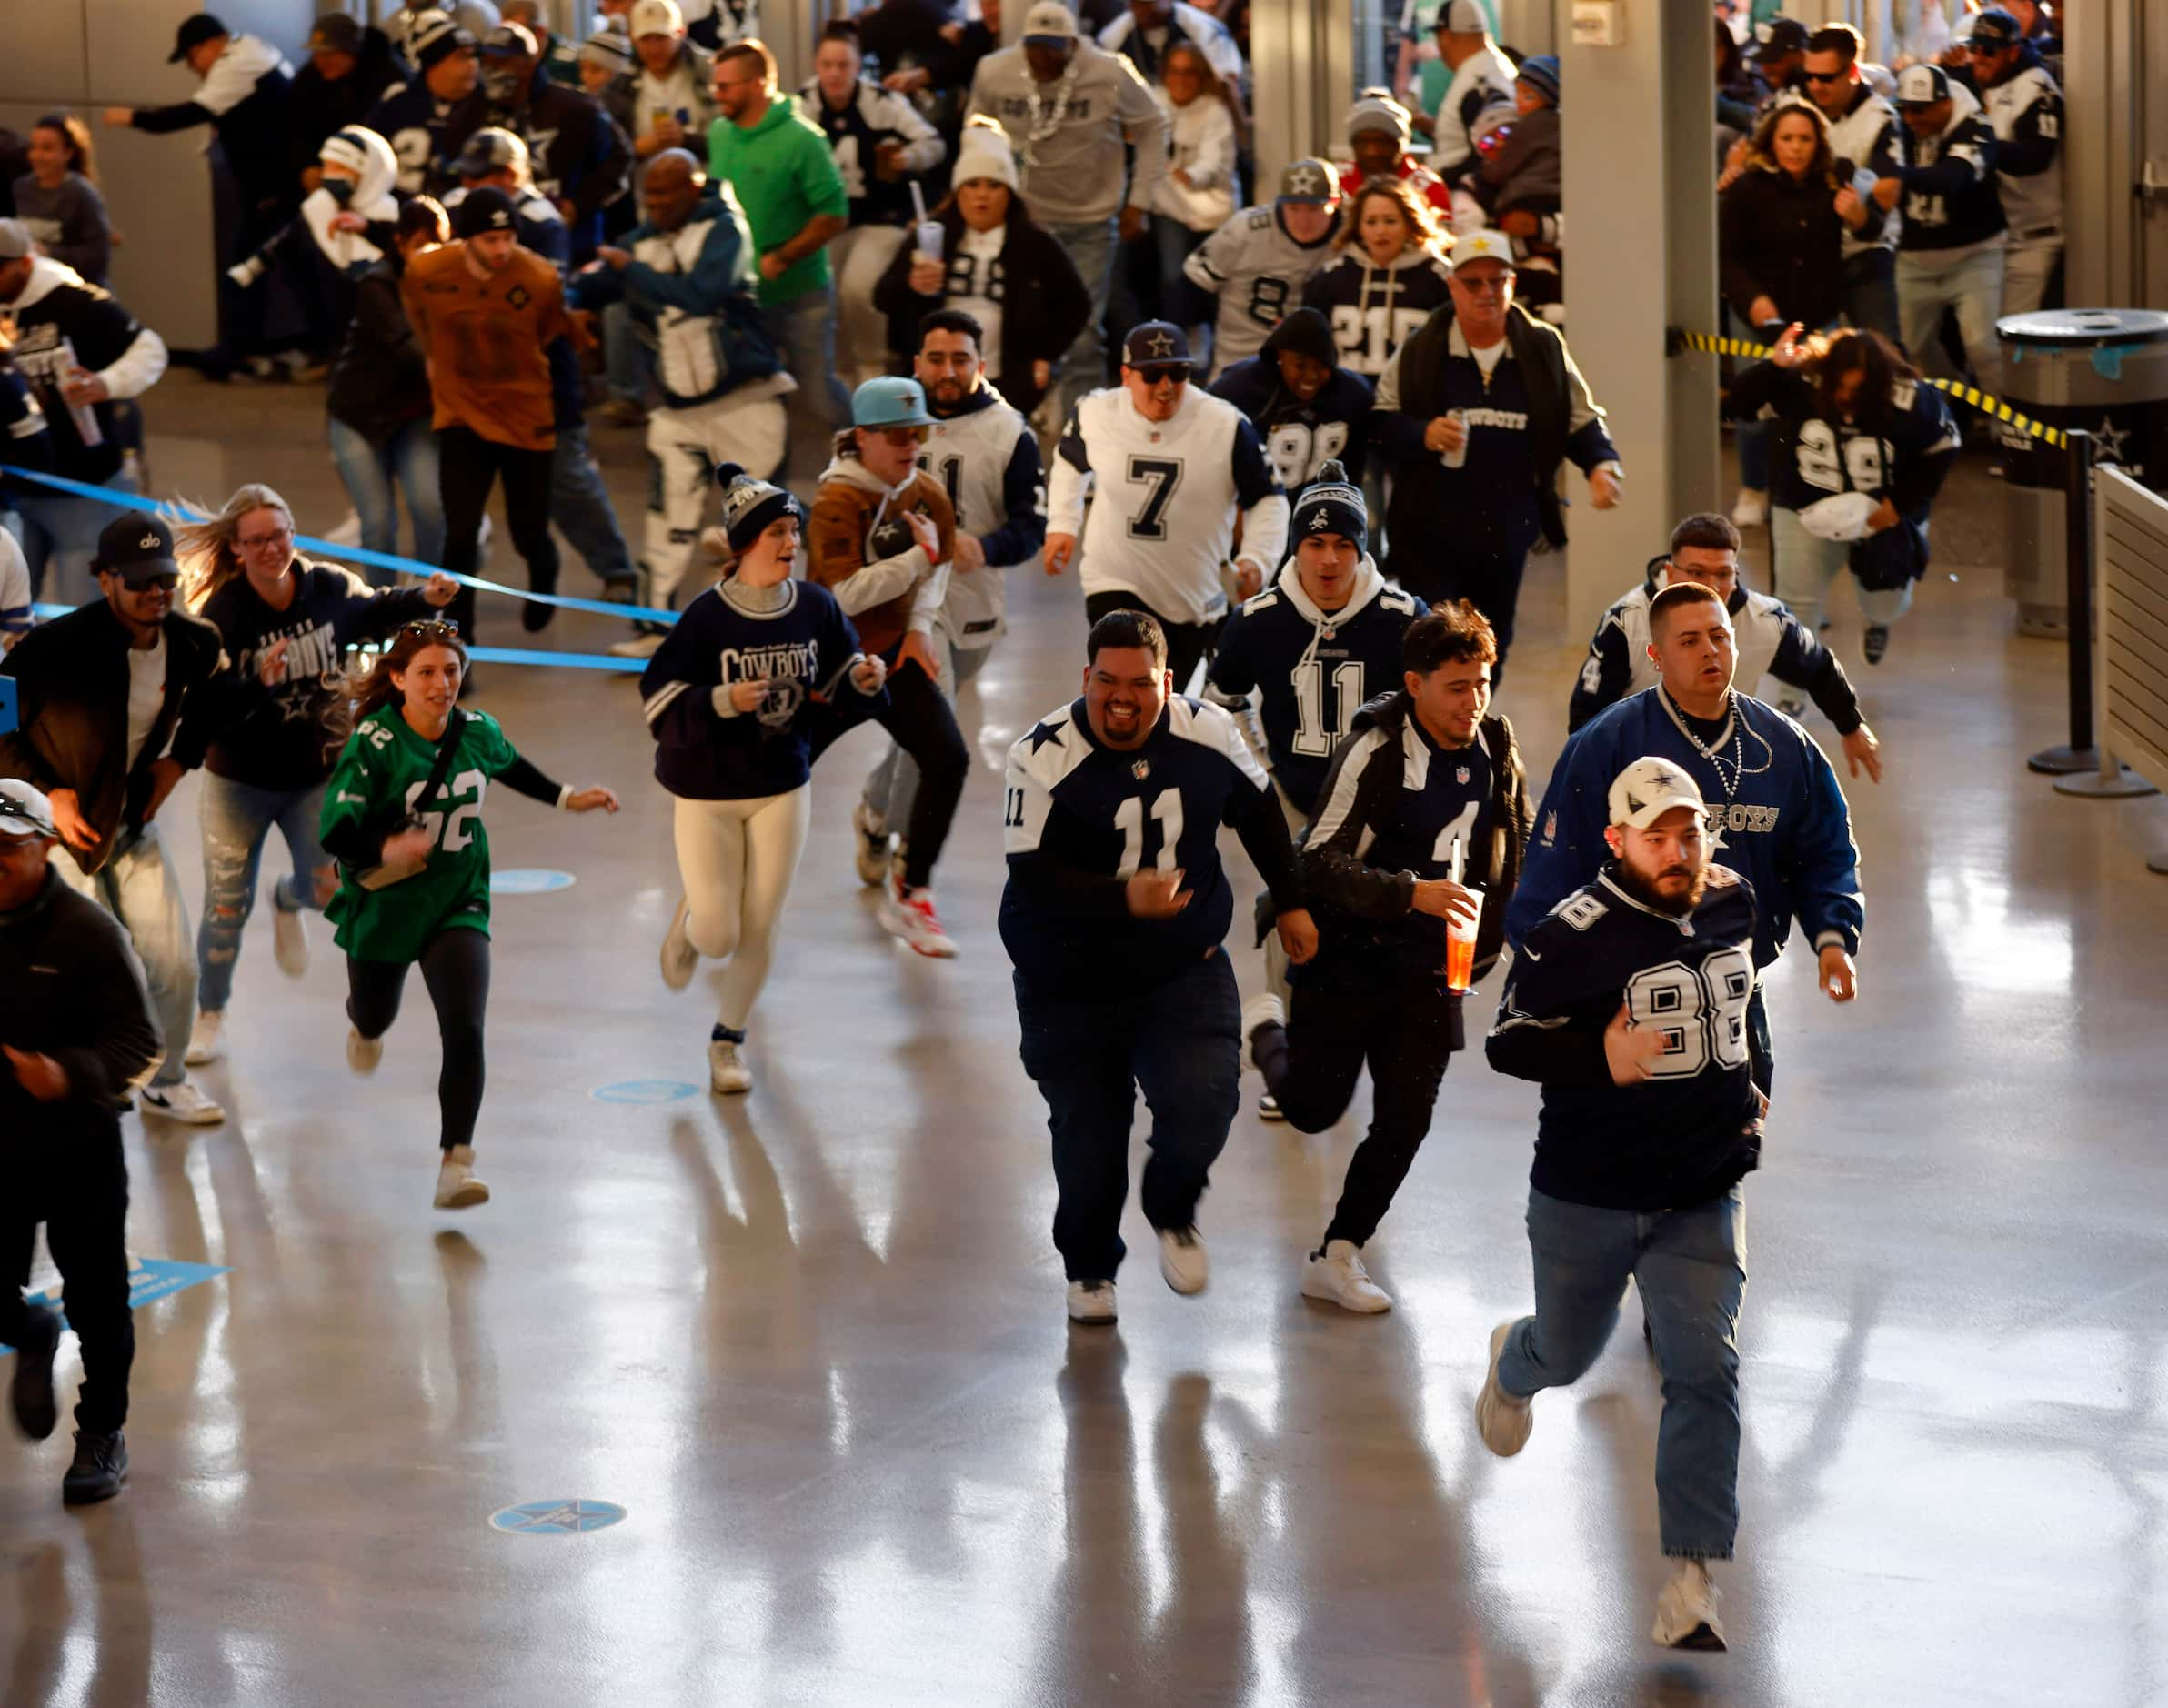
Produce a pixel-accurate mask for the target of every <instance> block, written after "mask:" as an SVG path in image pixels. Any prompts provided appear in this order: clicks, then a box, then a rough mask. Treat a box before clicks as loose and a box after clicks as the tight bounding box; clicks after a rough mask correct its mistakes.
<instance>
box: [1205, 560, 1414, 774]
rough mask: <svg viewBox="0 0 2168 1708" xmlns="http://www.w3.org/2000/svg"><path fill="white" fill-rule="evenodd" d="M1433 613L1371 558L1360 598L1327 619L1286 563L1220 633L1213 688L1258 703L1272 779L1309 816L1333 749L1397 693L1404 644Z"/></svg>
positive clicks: (1358, 592)
mask: <svg viewBox="0 0 2168 1708" xmlns="http://www.w3.org/2000/svg"><path fill="white" fill-rule="evenodd" d="M1428 609H1430V607H1429V606H1427V605H1425V604H1424V603H1423V602H1422V600H1420V598H1416V596H1415V595H1414V594H1412V593H1407V592H1403V591H1402V590H1401V589H1400V588H1396V587H1392V586H1390V585H1389V584H1388V583H1387V582H1386V581H1385V579H1384V578H1383V577H1381V576H1380V575H1379V574H1378V572H1377V570H1376V569H1375V568H1373V567H1371V565H1370V559H1369V558H1364V559H1363V560H1362V568H1361V570H1360V571H1359V573H1358V578H1357V582H1356V589H1355V593H1354V596H1353V597H1352V598H1350V599H1349V601H1348V603H1347V604H1346V605H1344V606H1342V607H1341V608H1340V609H1339V610H1337V611H1321V610H1320V609H1318V608H1317V607H1316V606H1315V605H1313V604H1312V603H1311V602H1310V598H1309V597H1308V596H1307V595H1306V594H1305V593H1304V592H1303V591H1302V584H1301V581H1300V578H1299V577H1298V576H1297V574H1296V571H1295V566H1294V565H1293V564H1292V563H1291V562H1290V564H1289V565H1288V566H1287V568H1284V569H1283V570H1281V572H1280V579H1279V581H1278V582H1276V583H1275V584H1274V585H1273V586H1271V587H1270V588H1266V589H1265V590H1264V591H1263V592H1262V593H1260V594H1258V595H1257V596H1256V597H1255V598H1251V599H1250V600H1248V601H1247V602H1246V603H1245V604H1244V605H1243V606H1242V608H1241V609H1240V610H1239V611H1237V612H1236V613H1235V614H1234V615H1233V616H1232V617H1230V618H1228V621H1227V627H1226V628H1223V629H1222V630H1220V633H1219V652H1218V654H1217V655H1216V656H1215V657H1214V658H1213V659H1212V667H1211V678H1210V679H1211V684H1212V686H1213V687H1214V688H1218V689H1219V690H1220V692H1222V693H1226V694H1250V693H1254V694H1255V695H1256V696H1257V700H1258V721H1259V722H1260V724H1262V725H1263V727H1264V731H1265V750H1266V751H1267V752H1268V753H1270V755H1271V756H1272V777H1273V780H1274V781H1275V782H1277V783H1278V784H1279V785H1280V789H1282V790H1283V791H1285V793H1286V795H1287V798H1288V799H1290V800H1291V801H1293V802H1294V803H1295V805H1296V806H1297V807H1299V808H1300V809H1302V811H1303V813H1304V814H1305V815H1308V814H1309V813H1310V812H1311V811H1313V810H1314V809H1316V806H1317V799H1318V791H1319V790H1320V789H1322V788H1323V787H1324V784H1325V773H1326V772H1327V771H1328V770H1330V769H1331V766H1332V750H1333V749H1335V748H1336V747H1338V746H1339V745H1340V738H1341V737H1343V736H1345V735H1346V734H1347V733H1348V731H1349V729H1350V728H1352V727H1353V724H1354V721H1355V713H1356V710H1357V708H1359V707H1360V706H1361V705H1362V704H1363V702H1364V701H1366V700H1369V699H1371V698H1375V697H1376V696H1378V695H1380V694H1389V693H1390V692H1391V691H1392V690H1393V689H1394V688H1398V687H1399V686H1400V638H1401V637H1402V636H1404V635H1405V634H1406V633H1407V632H1408V625H1409V624H1410V623H1411V622H1413V621H1414V620H1415V619H1416V618H1419V617H1420V616H1421V615H1422V614H1423V613H1424V612H1425V611H1427V610H1428Z"/></svg>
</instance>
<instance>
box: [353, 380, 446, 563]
mask: <svg viewBox="0 0 2168 1708" xmlns="http://www.w3.org/2000/svg"><path fill="white" fill-rule="evenodd" d="M330 434H331V461H332V464H333V466H334V467H336V468H337V470H338V477H339V482H340V484H341V485H343V486H344V487H346V496H347V497H349V498H352V499H353V500H354V513H355V514H356V516H358V517H360V518H361V544H362V548H363V549H364V550H366V551H383V552H391V553H394V554H396V552H397V551H398V549H399V499H398V492H397V490H396V488H395V487H394V486H393V482H394V480H395V479H396V481H397V483H398V486H399V487H405V488H406V491H407V515H409V516H411V517H413V518H414V557H415V560H416V561H417V563H427V564H440V563H442V562H443V561H444V498H443V497H442V495H441V494H440V493H439V492H438V491H437V435H436V434H435V433H433V432H431V431H430V429H429V417H427V416H423V417H420V418H419V419H417V420H413V421H409V422H408V423H407V425H406V426H405V427H401V428H400V429H399V430H398V432H397V433H396V435H394V436H393V437H391V438H389V439H387V440H386V441H385V443H383V444H382V445H372V444H370V443H369V441H368V438H367V437H366V435H364V434H362V433H360V432H357V431H356V429H354V428H353V427H348V426H347V425H346V423H345V422H344V421H338V420H334V421H332V422H331V423H330ZM367 574H368V578H369V580H370V581H371V582H372V583H374V584H375V585H376V586H377V587H388V586H390V585H391V583H392V581H393V580H394V579H395V577H394V576H393V573H392V572H391V571H390V570H389V569H379V568H371V569H369V570H368V571H367Z"/></svg>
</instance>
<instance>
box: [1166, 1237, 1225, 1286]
mask: <svg viewBox="0 0 2168 1708" xmlns="http://www.w3.org/2000/svg"><path fill="white" fill-rule="evenodd" d="M1159 1273H1160V1274H1162V1275H1164V1276H1165V1277H1166V1278H1167V1284H1168V1285H1169V1287H1171V1288H1173V1289H1174V1291H1176V1292H1178V1293H1185V1294H1186V1293H1200V1292H1202V1291H1204V1284H1205V1282H1207V1281H1209V1280H1210V1279H1211V1278H1212V1277H1211V1265H1210V1263H1209V1261H1207V1259H1206V1257H1205V1250H1204V1235H1202V1234H1201V1233H1199V1232H1198V1231H1197V1224H1196V1223H1195V1222H1191V1223H1190V1224H1189V1226H1188V1227H1187V1228H1161V1229H1160V1230H1159Z"/></svg>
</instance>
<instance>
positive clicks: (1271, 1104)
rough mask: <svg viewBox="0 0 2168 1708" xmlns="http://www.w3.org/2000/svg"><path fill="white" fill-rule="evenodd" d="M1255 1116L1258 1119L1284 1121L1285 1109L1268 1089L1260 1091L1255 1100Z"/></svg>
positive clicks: (1285, 1116)
mask: <svg viewBox="0 0 2168 1708" xmlns="http://www.w3.org/2000/svg"><path fill="white" fill-rule="evenodd" d="M1257 1118H1258V1120H1277V1121H1284V1120H1287V1110H1284V1109H1282V1108H1280V1100H1279V1099H1278V1098H1276V1097H1274V1096H1273V1095H1272V1093H1271V1092H1270V1091H1265V1092H1261V1093H1260V1095H1259V1097H1258V1100H1257Z"/></svg>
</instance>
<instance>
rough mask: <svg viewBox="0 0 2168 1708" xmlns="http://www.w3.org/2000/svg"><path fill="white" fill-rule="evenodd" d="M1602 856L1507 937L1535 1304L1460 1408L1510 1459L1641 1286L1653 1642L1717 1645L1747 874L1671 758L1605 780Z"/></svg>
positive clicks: (1757, 1137)
mask: <svg viewBox="0 0 2168 1708" xmlns="http://www.w3.org/2000/svg"><path fill="white" fill-rule="evenodd" d="M1609 792H1610V801H1609V807H1610V815H1611V817H1610V824H1609V827H1608V828H1607V829H1606V830H1605V832H1604V840H1605V842H1606V844H1607V845H1608V846H1609V848H1610V850H1611V860H1610V862H1609V863H1607V864H1606V865H1605V866H1604V867H1603V869H1602V870H1601V872H1599V873H1598V874H1597V876H1596V880H1595V881H1594V882H1593V883H1591V884H1588V885H1585V886H1584V887H1582V888H1581V889H1576V890H1575V891H1573V893H1572V894H1571V895H1570V896H1568V897H1566V898H1565V899H1564V900H1562V901H1561V902H1560V903H1559V904H1558V906H1556V907H1555V908H1553V909H1551V912H1550V913H1549V914H1548V915H1546V916H1545V917H1544V918H1543V919H1541V921H1540V922H1539V923H1538V924H1537V925H1536V926H1535V927H1534V928H1533V929H1531V930H1530V932H1529V933H1528V935H1527V937H1526V938H1525V939H1523V941H1522V943H1521V952H1520V955H1519V957H1518V958H1517V959H1515V961H1514V963H1513V971H1512V975H1511V977H1510V978H1509V979H1508V980H1506V988H1505V995H1504V997H1503V999H1502V1000H1501V1002H1500V1004H1499V1010H1498V1022H1497V1025H1496V1026H1495V1027H1494V1028H1493V1029H1492V1030H1491V1033H1490V1040H1489V1043H1488V1046H1487V1049H1488V1053H1489V1055H1490V1065H1491V1066H1492V1067H1494V1068H1496V1069H1497V1070H1499V1071H1500V1072H1501V1073H1511V1074H1512V1075H1514V1076H1516V1077H1517V1078H1520V1079H1523V1080H1536V1081H1538V1082H1539V1083H1540V1084H1541V1086H1542V1088H1543V1107H1542V1113H1541V1117H1540V1119H1539V1120H1538V1124H1537V1128H1536V1158H1535V1166H1534V1168H1533V1169H1532V1170H1531V1171H1530V1175H1529V1182H1530V1185H1529V1194H1528V1242H1529V1250H1530V1252H1531V1256H1532V1257H1533V1258H1534V1260H1535V1279H1536V1310H1535V1314H1534V1315H1533V1316H1527V1317H1522V1318H1521V1319H1520V1320H1519V1321H1512V1322H1501V1323H1500V1324H1499V1325H1498V1327H1497V1328H1496V1329H1494V1330H1493V1331H1491V1334H1490V1374H1489V1376H1488V1377H1487V1378H1486V1379H1485V1381H1484V1383H1483V1389H1482V1392H1481V1394H1480V1396H1479V1397H1478V1399H1477V1401H1476V1423H1477V1427H1478V1428H1479V1429H1480V1431H1481V1432H1482V1437H1483V1443H1484V1445H1485V1446H1487V1447H1489V1448H1490V1451H1491V1452H1494V1453H1497V1454H1500V1455H1501V1457H1510V1456H1511V1455H1512V1454H1514V1453H1517V1452H1520V1451H1521V1445H1522V1443H1524V1442H1526V1441H1527V1440H1528V1433H1529V1425H1530V1421H1531V1414H1530V1410H1529V1402H1531V1400H1532V1399H1533V1398H1534V1397H1535V1395H1536V1394H1537V1393H1539V1392H1541V1391H1542V1390H1543V1389H1545V1388H1562V1387H1565V1386H1567V1385H1569V1384H1570V1383H1571V1382H1573V1381H1578V1380H1579V1379H1580V1377H1581V1375H1582V1373H1583V1372H1585V1371H1587V1370H1588V1369H1589V1367H1590V1366H1591V1365H1592V1364H1593V1363H1594V1362H1595V1361H1596V1360H1597V1357H1598V1356H1599V1355H1600V1354H1601V1352H1602V1351H1603V1346H1604V1342H1605V1341H1608V1340H1610V1338H1611V1330H1612V1328H1613V1327H1614V1326H1616V1324H1617V1322H1618V1320H1619V1301H1620V1300H1621V1298H1622V1297H1623V1296H1624V1294H1625V1291H1626V1282H1627V1280H1628V1279H1629V1278H1630V1277H1631V1279H1632V1280H1633V1281H1635V1283H1636V1284H1637V1285H1638V1286H1639V1288H1640V1290H1641V1302H1642V1306H1643V1308H1644V1309H1645V1310H1646V1311H1647V1312H1648V1317H1649V1324H1650V1328H1651V1345H1652V1347H1653V1349H1654V1351H1655V1354H1656V1362H1657V1365H1658V1368H1659V1369H1660V1370H1661V1372H1662V1375H1663V1396H1664V1399H1663V1421H1662V1423H1661V1425H1660V1426H1659V1428H1658V1431H1657V1437H1656V1511H1657V1522H1658V1528H1659V1531H1660V1541H1661V1546H1662V1548H1663V1552H1664V1554H1665V1556H1666V1557H1667V1558H1669V1559H1670V1560H1671V1561H1672V1562H1674V1564H1673V1570H1672V1572H1671V1578H1670V1580H1669V1581H1668V1582H1666V1583H1665V1585H1664V1587H1663V1591H1662V1593H1661V1595H1660V1596H1659V1597H1658V1599H1657V1603H1656V1625H1655V1631H1654V1633H1653V1634H1654V1636H1655V1639H1656V1641H1657V1642H1658V1643H1662V1644H1664V1645H1665V1646H1666V1647H1671V1648H1687V1649H1721V1648H1722V1647H1723V1646H1724V1638H1723V1628H1722V1626H1721V1623H1719V1622H1718V1619H1717V1616H1716V1592H1715V1590H1714V1589H1713V1588H1712V1587H1711V1583H1710V1582H1709V1562H1711V1561H1714V1560H1729V1559H1730V1558H1731V1544H1732V1541H1733V1538H1734V1536H1735V1535H1736V1533H1737V1532H1738V1529H1739V1341H1738V1329H1739V1307H1740V1302H1741V1299H1742V1298H1743V1297H1744V1296H1745V1292H1746V1211H1745V1208H1744V1205H1743V1204H1742V1202H1741V1194H1740V1181H1741V1180H1742V1179H1744V1178H1745V1176H1746V1175H1747V1174H1748V1173H1749V1172H1751V1170H1752V1169H1753V1168H1754V1166H1755V1164H1756V1163H1757V1162H1758V1161H1759V1160H1761V1118H1762V1117H1763V1116H1764V1115H1765V1114H1766V1113H1767V1112H1768V1108H1769V1104H1768V1100H1767V1099H1766V1098H1764V1097H1763V1096H1762V1095H1761V1092H1760V1091H1758V1090H1756V1089H1755V1086H1754V1080H1753V1073H1752V1067H1751V1055H1750V1051H1749V1049H1748V1041H1747V1026H1746V1012H1747V1004H1748V1002H1749V1001H1750V1000H1751V998H1752V995H1753V990H1754V957H1753V942H1754V912H1755V900H1754V890H1753V886H1752V885H1751V884H1750V883H1748V882H1747V880H1746V879H1743V878H1741V877H1740V876H1739V874H1738V873H1736V872H1734V871H1732V870H1731V869H1730V868H1728V867H1724V866H1717V865H1712V864H1711V861H1710V858H1709V837H1708V829H1707V817H1708V809H1707V807H1706V806H1705V805H1704V803H1703V801H1702V799H1701V790H1700V789H1698V788H1697V787H1696V786H1695V784H1694V780H1693V779H1692V778H1691V776H1690V775H1689V774H1688V773H1687V771H1686V769H1685V768H1684V767H1682V766H1681V765H1678V764H1676V763H1675V762H1673V761H1672V760H1671V759H1636V760H1634V761H1633V762H1632V763H1631V765H1628V766H1627V767H1626V768H1625V769H1623V770H1621V772H1619V774H1618V775H1617V776H1616V777H1615V778H1614V779H1612V780H1611V789H1610V791H1609Z"/></svg>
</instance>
